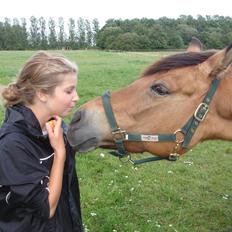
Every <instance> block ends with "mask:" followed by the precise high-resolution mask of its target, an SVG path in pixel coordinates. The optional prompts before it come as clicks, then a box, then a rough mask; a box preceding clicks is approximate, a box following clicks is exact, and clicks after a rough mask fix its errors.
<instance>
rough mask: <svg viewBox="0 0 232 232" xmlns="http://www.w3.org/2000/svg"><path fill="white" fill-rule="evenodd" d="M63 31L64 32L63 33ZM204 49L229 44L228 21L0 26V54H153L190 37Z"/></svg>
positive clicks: (231, 28) (33, 21)
mask: <svg viewBox="0 0 232 232" xmlns="http://www.w3.org/2000/svg"><path fill="white" fill-rule="evenodd" d="M65 28H66V29H65ZM193 36H194V37H197V38H199V39H200V40H201V41H202V43H203V44H204V45H205V48H207V49H210V48H216V49H219V48H223V47H225V46H226V45H228V44H230V43H231V42H232V18H230V17H224V16H218V15H215V16H206V17H203V16H201V15H199V16H198V17H197V18H193V17H192V16H190V15H181V16H180V17H179V18H177V19H170V18H167V17H162V18H159V19H147V18H142V19H132V20H129V19H126V20H121V19H116V20H115V19H109V20H107V21H106V23H105V25H104V26H103V27H102V28H100V27H99V22H98V20H97V19H94V20H93V21H89V20H87V19H83V18H78V19H73V18H69V20H68V22H66V23H65V20H64V19H63V18H62V17H60V18H58V22H57V21H55V20H54V19H53V18H49V20H48V21H46V20H45V19H44V18H43V17H40V18H36V17H34V16H32V17H31V18H30V19H29V23H28V22H27V20H26V19H25V18H21V19H20V20H19V19H17V18H15V19H13V20H10V19H9V18H5V20H4V21H3V22H0V50H25V49H63V48H65V49H86V48H99V49H107V50H125V51H135V50H155V49H183V48H185V47H186V46H187V45H188V43H189V42H190V40H191V38H192V37H193Z"/></svg>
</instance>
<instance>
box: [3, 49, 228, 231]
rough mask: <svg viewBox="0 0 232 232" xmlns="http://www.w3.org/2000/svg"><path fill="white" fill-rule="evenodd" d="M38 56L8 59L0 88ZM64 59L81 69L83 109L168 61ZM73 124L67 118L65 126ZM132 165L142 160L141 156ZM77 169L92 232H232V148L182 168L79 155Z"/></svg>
mask: <svg viewBox="0 0 232 232" xmlns="http://www.w3.org/2000/svg"><path fill="white" fill-rule="evenodd" d="M33 53H34V52H32V51H21V52H15V51H14V52H12V51H8V52H5V51H1V52H0V84H7V83H9V82H10V81H11V80H13V78H14V77H15V76H16V74H17V72H18V70H19V69H20V67H21V65H22V64H23V63H24V62H25V61H26V59H27V58H28V57H29V56H31V55H32V54H33ZM62 53H64V54H65V55H66V56H67V57H68V58H70V59H71V60H73V61H75V62H76V63H77V64H78V66H79V83H78V93H79V95H80V98H81V99H80V102H79V104H78V105H80V104H82V103H84V102H86V101H87V100H89V99H91V98H93V97H95V96H99V95H101V94H102V93H103V92H104V91H105V90H107V89H109V90H115V89H118V88H120V87H122V86H125V85H127V84H129V83H131V82H132V81H133V80H135V79H136V78H137V77H138V76H139V74H140V73H141V72H142V71H143V69H144V68H145V67H146V66H148V65H149V64H150V63H152V62H153V61H155V60H157V59H159V58H160V57H162V56H165V55H167V54H168V53H164V52H163V53H155V52H153V53H132V52H123V53H120V52H100V51H64V52H63V51H62ZM78 105H77V107H78ZM2 119H3V111H2V110H1V112H0V120H2ZM69 120H70V118H67V119H66V122H69ZM183 123H184V122H183ZM231 133H232V132H231ZM133 157H134V158H135V157H136V158H141V157H142V155H141V154H138V155H134V156H133ZM76 161H77V162H76V164H77V170H78V176H79V180H80V188H81V201H82V211H83V220H84V223H85V227H86V231H90V232H156V231H157V232H190V231H193V232H231V231H232V183H231V180H232V143H230V142H225V141H209V142H205V143H202V144H199V145H198V146H196V147H195V148H194V149H193V150H192V151H190V152H188V153H187V154H186V155H185V156H183V157H182V158H181V159H180V160H179V161H177V162H168V161H159V162H153V163H148V164H144V165H141V166H139V167H134V166H132V165H131V164H129V163H125V164H123V163H121V162H120V161H119V160H118V159H116V158H114V157H111V156H110V155H108V154H107V151H106V150H102V149H97V150H95V151H93V152H90V153H88V154H78V156H77V158H76Z"/></svg>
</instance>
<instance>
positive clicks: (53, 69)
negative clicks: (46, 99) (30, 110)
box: [2, 51, 78, 106]
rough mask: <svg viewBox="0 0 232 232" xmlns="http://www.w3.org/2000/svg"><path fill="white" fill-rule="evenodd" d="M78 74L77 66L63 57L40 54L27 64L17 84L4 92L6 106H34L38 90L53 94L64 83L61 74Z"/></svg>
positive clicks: (45, 53)
mask: <svg viewBox="0 0 232 232" xmlns="http://www.w3.org/2000/svg"><path fill="white" fill-rule="evenodd" d="M77 72H78V69H77V66H76V64H74V63H73V62H71V61H69V60H68V59H66V58H65V57H63V56H62V55H58V54H52V53H48V52H43V51H41V52H38V53H36V54H35V55H34V56H32V57H31V58H30V59H29V60H28V61H27V62H26V64H25V65H24V67H23V68H22V70H21V71H20V73H19V75H18V76H17V79H16V82H14V83H11V84H9V85H8V87H7V88H5V90H4V91H3V93H2V96H3V98H4V100H5V106H13V105H16V104H19V103H21V104H33V101H34V97H35V93H36V90H41V91H43V92H45V93H48V94H52V93H53V91H54V89H55V87H56V86H58V85H59V84H61V83H62V81H63V80H62V78H61V76H60V74H67V73H76V74H77Z"/></svg>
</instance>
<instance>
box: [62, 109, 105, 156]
mask: <svg viewBox="0 0 232 232" xmlns="http://www.w3.org/2000/svg"><path fill="white" fill-rule="evenodd" d="M99 120H100V119H99V113H98V112H97V111H96V110H88V109H79V110H77V111H76V112H75V114H74V116H73V118H72V120H71V123H70V125H69V128H68V132H67V139H68V142H69V144H70V145H71V146H72V147H73V149H74V150H75V151H78V152H88V151H91V150H94V149H95V148H97V147H98V146H99V145H100V141H101V140H102V136H101V135H102V132H101V128H100V126H99V125H101V123H98V122H100V121H99Z"/></svg>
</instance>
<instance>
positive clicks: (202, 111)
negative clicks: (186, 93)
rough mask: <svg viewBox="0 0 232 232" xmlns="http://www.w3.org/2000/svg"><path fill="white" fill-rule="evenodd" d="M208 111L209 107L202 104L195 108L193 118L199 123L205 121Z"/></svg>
mask: <svg viewBox="0 0 232 232" xmlns="http://www.w3.org/2000/svg"><path fill="white" fill-rule="evenodd" d="M208 111H209V105H208V104H206V103H205V102H202V103H201V104H199V106H198V107H197V109H196V111H195V113H194V118H195V119H197V120H198V121H199V122H202V121H203V120H204V119H205V116H206V115H207V113H208Z"/></svg>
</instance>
